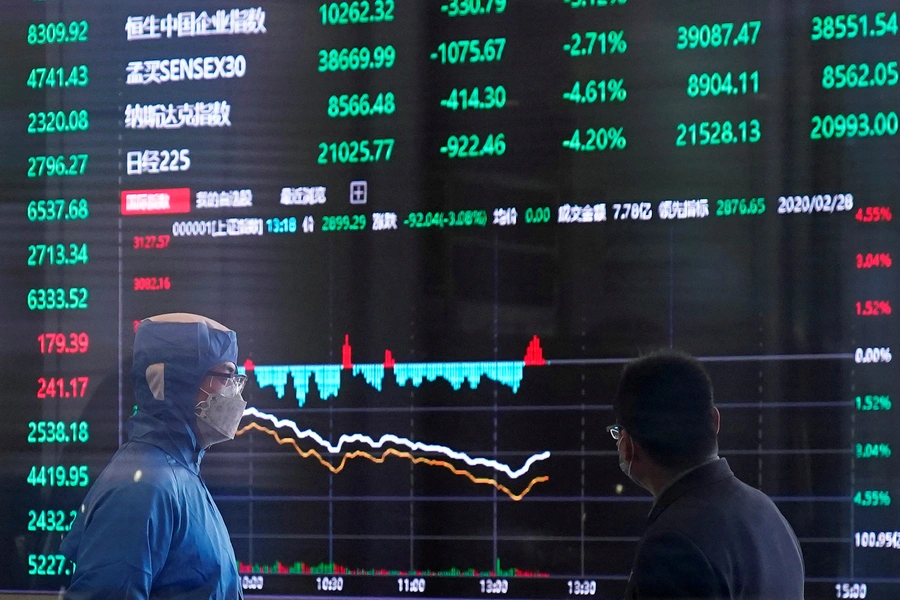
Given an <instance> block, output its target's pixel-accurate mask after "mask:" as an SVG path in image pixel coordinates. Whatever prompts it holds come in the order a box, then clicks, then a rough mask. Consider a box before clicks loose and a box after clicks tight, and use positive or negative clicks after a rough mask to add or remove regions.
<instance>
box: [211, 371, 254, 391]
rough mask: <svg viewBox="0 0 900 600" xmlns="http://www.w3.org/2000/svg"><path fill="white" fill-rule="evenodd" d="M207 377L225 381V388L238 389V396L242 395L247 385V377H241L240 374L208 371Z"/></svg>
mask: <svg viewBox="0 0 900 600" xmlns="http://www.w3.org/2000/svg"><path fill="white" fill-rule="evenodd" d="M206 375H207V377H216V378H220V379H224V380H225V385H224V387H226V388H231V387H234V388H236V392H235V393H237V394H240V393H241V391H243V389H244V386H245V385H246V384H247V376H246V375H241V374H239V373H223V372H222V371H207V372H206Z"/></svg>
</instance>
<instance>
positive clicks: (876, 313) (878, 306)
mask: <svg viewBox="0 0 900 600" xmlns="http://www.w3.org/2000/svg"><path fill="white" fill-rule="evenodd" d="M856 314H857V315H859V316H861V317H883V316H888V315H890V314H891V303H890V301H889V300H866V301H865V302H857V303H856Z"/></svg>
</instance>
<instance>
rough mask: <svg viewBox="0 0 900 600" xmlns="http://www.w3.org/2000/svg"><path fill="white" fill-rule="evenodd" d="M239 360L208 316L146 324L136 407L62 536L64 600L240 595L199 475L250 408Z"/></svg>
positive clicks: (230, 335) (140, 339)
mask: <svg viewBox="0 0 900 600" xmlns="http://www.w3.org/2000/svg"><path fill="white" fill-rule="evenodd" d="M236 361H237V336H236V335H235V333H234V332H233V331H231V330H230V329H228V328H226V327H225V326H223V325H221V324H220V323H217V322H215V321H213V320H211V319H207V318H205V317H201V316H198V315H191V314H186V313H178V314H167V315H160V316H156V317H150V318H149V319H145V320H143V321H141V323H140V325H139V326H138V329H137V334H136V336H135V342H134V366H133V368H132V378H133V379H134V387H135V395H136V397H137V404H138V412H137V414H136V415H134V416H133V417H131V419H129V421H128V423H127V424H126V428H127V431H128V438H129V441H128V443H127V444H125V445H124V446H122V448H120V449H119V451H118V452H117V453H116V455H115V456H114V457H113V459H112V461H111V462H110V464H109V465H108V466H107V467H106V469H105V470H104V471H103V472H102V473H101V474H100V476H99V477H98V478H97V481H96V482H95V483H94V485H93V487H92V488H91V490H90V491H89V492H88V494H87V497H86V498H85V500H84V504H83V505H82V507H81V512H80V514H79V515H78V517H77V518H76V519H75V522H74V524H73V526H72V530H71V532H70V533H69V535H68V536H67V537H66V539H65V540H64V541H63V544H62V547H61V551H62V553H63V554H65V555H66V557H68V558H69V559H71V560H73V561H74V562H75V564H76V568H75V572H74V574H73V575H72V582H71V585H70V587H69V588H68V590H67V591H66V594H65V598H66V599H67V600H80V599H83V598H84V599H92V600H93V599H110V600H112V599H115V600H130V599H147V598H183V599H186V600H201V599H202V600H206V599H216V600H218V599H228V600H231V599H235V598H242V597H243V594H242V592H241V586H240V580H239V576H238V572H237V564H236V561H235V558H234V549H233V548H232V545H231V540H230V538H229V537H228V530H227V529H226V528H225V523H224V521H223V520H222V516H221V514H219V510H218V509H217V508H216V504H215V502H213V499H212V496H210V494H209V491H208V490H207V488H206V484H205V483H204V482H203V480H202V479H201V478H200V460H201V459H202V458H203V454H204V453H205V452H206V449H207V448H209V446H211V445H212V444H216V443H218V442H222V441H225V440H229V439H233V438H234V435H235V432H236V430H237V426H238V423H239V422H240V419H241V416H242V415H243V411H244V408H245V407H246V402H244V400H243V398H242V397H241V390H242V389H243V386H244V383H245V377H244V376H242V375H235V373H234V371H235V363H236Z"/></svg>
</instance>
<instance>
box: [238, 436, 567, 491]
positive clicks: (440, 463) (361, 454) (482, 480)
mask: <svg viewBox="0 0 900 600" xmlns="http://www.w3.org/2000/svg"><path fill="white" fill-rule="evenodd" d="M251 430H255V431H261V432H263V433H267V434H269V435H270V436H272V437H273V438H274V439H275V441H276V442H278V444H279V445H286V444H290V445H291V446H293V447H294V450H296V451H297V454H299V455H300V456H302V457H303V458H309V457H311V456H312V457H315V458H316V459H317V460H318V461H319V463H321V464H322V466H324V467H325V468H327V469H328V470H329V471H331V472H332V473H334V474H337V473H340V472H341V471H343V470H344V467H345V466H346V465H347V462H348V461H350V460H352V459H354V458H365V459H367V460H370V461H372V462H373V463H376V464H382V463H384V462H385V460H387V458H388V457H389V456H396V457H398V458H406V459H409V460H410V461H412V462H413V464H426V465H429V466H433V467H444V468H445V469H448V470H450V471H451V472H452V473H453V474H454V475H460V476H463V477H466V478H467V479H469V480H470V481H471V482H472V483H476V484H482V485H490V486H493V487H494V488H496V489H497V491H499V492H503V493H504V494H506V495H507V496H509V497H510V499H512V500H515V501H517V502H518V501H519V500H521V499H522V498H524V497H525V495H526V494H528V492H530V491H531V489H532V488H533V487H534V486H535V485H536V484H538V483H543V482H545V481H549V480H550V477H548V476H546V475H542V476H539V477H535V478H533V479H532V480H531V481H530V482H529V483H528V485H527V486H525V489H524V490H522V492H520V493H518V494H517V493H515V492H513V491H512V490H510V489H509V488H508V487H506V486H505V485H503V484H501V483H499V482H498V481H497V480H496V479H491V478H487V477H476V476H475V475H473V474H472V473H471V472H469V471H466V470H464V469H457V468H456V467H454V466H453V465H452V464H450V463H449V462H447V461H445V460H435V459H431V458H425V457H422V456H413V455H412V454H410V453H409V452H404V451H402V450H397V449H395V448H388V449H387V450H385V451H384V452H383V453H382V455H381V456H380V457H379V456H373V455H372V454H369V453H368V452H365V451H364V450H354V451H352V452H348V453H346V454H344V455H343V456H342V457H341V462H340V463H338V465H337V466H335V465H332V464H331V463H329V462H328V461H327V460H325V459H324V458H323V457H322V455H321V454H319V453H318V452H317V451H316V450H303V449H302V448H300V446H299V445H298V444H297V440H295V439H293V438H283V437H281V436H280V435H278V433H277V432H275V431H273V430H271V429H269V428H268V427H263V426H262V425H260V424H258V423H250V424H248V425H245V426H244V427H242V428H241V429H240V430H239V431H238V432H237V434H236V435H243V434H245V433H247V432H249V431H251Z"/></svg>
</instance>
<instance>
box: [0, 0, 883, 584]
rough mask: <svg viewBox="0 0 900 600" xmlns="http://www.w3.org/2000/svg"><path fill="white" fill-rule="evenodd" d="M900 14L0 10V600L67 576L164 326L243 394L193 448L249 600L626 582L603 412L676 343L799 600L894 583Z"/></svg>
mask: <svg viewBox="0 0 900 600" xmlns="http://www.w3.org/2000/svg"><path fill="white" fill-rule="evenodd" d="M898 11H900V5H898V4H897V3H896V2H894V1H892V0H858V1H855V2H839V1H837V0H823V1H816V2H812V1H800V0H796V1H775V0H769V1H763V0H752V1H751V0H748V1H744V2H733V1H725V0H354V1H347V2H344V1H331V0H321V1H315V2H313V1H308V0H291V1H288V0H278V1H276V0H256V1H255V2H253V3H242V2H241V1H239V0H233V1H231V0H227V1H226V0H216V1H209V0H192V1H188V0H179V1H177V2H175V1H172V0H160V1H158V2H152V3H151V2H134V1H121V2H101V1H99V0H46V1H40V0H15V2H13V1H9V2H5V3H4V7H3V11H2V16H0V47H2V54H3V57H4V58H3V60H2V61H0V77H2V81H3V86H2V90H0V115H2V119H0V127H2V141H0V148H2V150H0V151H2V154H0V156H2V160H0V172H2V183H3V185H2V190H3V191H2V205H0V206H2V225H0V226H2V228H3V232H2V244H3V249H2V254H0V260H2V265H3V271H2V273H3V275H2V277H3V279H2V281H3V285H2V286H0V307H2V308H0V310H2V320H0V327H2V343H0V344H2V358H3V369H4V371H5V375H4V378H3V381H4V411H3V413H4V416H3V424H2V431H3V436H2V445H0V464H2V467H0V473H2V492H0V515H2V517H0V537H2V540H0V564H2V568H0V589H4V590H58V589H59V587H60V586H62V585H65V583H66V582H67V581H68V579H69V576H70V574H71V572H72V569H73V565H71V564H70V563H67V562H66V561H65V560H63V559H62V557H61V556H59V543H60V540H61V539H62V537H63V536H64V535H65V533H66V531H67V530H68V529H69V527H70V526H71V523H72V520H73V517H74V515H75V514H76V511H77V509H78V507H79V506H80V503H81V501H82V499H83V497H84V494H85V493H86V491H87V489H88V488H89V486H90V485H91V484H92V483H93V481H94V480H95V479H96V477H97V476H98V475H99V473H100V471H101V470H102V469H103V467H104V466H105V465H106V464H107V462H108V460H109V458H110V457H111V455H112V453H113V452H114V450H115V449H116V448H117V447H118V445H119V444H120V443H122V441H123V435H124V432H123V428H122V424H123V423H124V421H125V420H126V419H127V418H128V417H129V416H130V415H131V414H132V412H133V410H134V407H133V395H132V391H131V383H130V381H129V376H128V369H129V366H130V365H129V361H130V356H131V351H132V344H133V335H134V334H133V332H134V327H135V325H136V323H137V322H138V321H139V320H140V319H142V318H144V317H147V316H149V315H152V314H159V313H162V312H171V311H180V312H196V313H200V314H204V315H208V316H210V317H212V318H215V319H217V320H220V321H222V322H223V323H225V324H227V325H228V326H230V327H232V328H234V329H235V330H236V331H237V332H238V339H239V348H240V366H241V368H242V369H243V370H244V371H245V372H246V373H247V374H248V375H249V383H248V387H247V389H246V390H245V392H244V396H245V398H246V399H247V400H248V402H249V404H250V407H251V410H250V411H249V414H247V416H246V417H245V418H244V420H243V422H242V427H241V429H240V430H239V435H238V436H237V437H236V439H235V441H233V442H230V443H227V444H222V445H219V446H216V447H215V448H214V449H213V450H212V451H211V452H209V453H208V454H207V456H206V458H205V459H204V463H203V473H204V477H205V478H206V480H207V482H208V485H209V487H210V488H211V490H212V491H213V493H214V496H215V498H216V501H217V503H218V506H219V508H220V509H221V511H222V513H223V516H224V518H225V520H226V522H227V524H228V527H229V530H230V533H231V536H232V541H233V544H234V548H235V553H236V557H237V560H238V563H239V564H238V567H239V570H240V573H241V576H242V584H243V587H244V588H245V593H246V594H247V595H252V594H280V595H309V596H362V595H365V596H370V597H394V598H398V597H416V596H419V597H436V598H457V597H466V598H473V597H497V596H499V597H510V598H574V597H582V596H586V597H596V598H614V597H619V596H621V594H622V592H623V589H624V585H625V582H626V579H627V577H628V573H629V569H630V565H631V562H632V559H633V555H634V551H635V547H636V543H637V540H638V539H639V536H640V534H641V532H642V530H643V527H644V524H645V518H646V515H647V513H648V511H649V509H650V505H651V498H650V496H649V495H648V494H647V493H645V492H644V491H642V490H640V489H638V488H637V487H636V486H635V485H633V484H631V483H630V482H629V481H628V480H627V479H626V478H625V476H624V475H623V474H622V473H621V472H620V471H619V467H618V464H617V462H618V460H617V455H616V450H615V446H614V442H613V441H612V440H611V439H610V438H609V436H608V435H607V434H606V432H605V431H604V427H605V426H606V425H608V424H610V423H612V422H613V417H612V412H611V407H610V404H611V398H612V395H613V392H614V390H615V385H616V381H617V378H618V376H619V373H620V370H621V366H622V364H623V363H624V362H625V361H627V360H628V359H630V358H633V357H635V356H638V355H639V354H640V353H642V352H646V351H649V350H652V349H656V348H660V347H669V346H674V347H678V348H681V349H684V350H686V351H688V352H691V353H692V354H695V355H697V356H699V357H701V359H702V360H703V361H704V362H705V364H706V366H707V367H708V369H709V371H710V373H711V376H712V378H713V382H714V385H715V389H716V399H717V402H718V406H719V408H720V410H721V412H722V431H721V434H720V450H721V455H722V456H724V457H725V458H727V459H728V461H729V464H730V465H731V466H732V468H733V469H734V470H735V472H736V474H737V475H738V477H739V478H741V479H742V480H743V481H745V482H747V483H749V484H751V485H754V486H756V487H759V488H760V489H762V490H763V491H764V492H766V493H767V494H769V495H770V496H771V497H772V498H773V499H774V500H775V502H776V503H777V505H778V506H779V508H780V509H781V511H782V512H783V513H784V514H785V516H786V517H787V519H788V520H789V521H790V523H791V524H792V526H793V528H794V530H795V531H796V533H797V535H798V537H799V539H800V542H801V545H802V547H803V552H804V555H805V560H806V574H807V584H806V589H807V597H808V598H810V599H819V598H822V599H824V598H872V599H890V598H896V597H897V596H898V594H900V511H898V505H900V477H898V475H897V473H898V463H897V461H898V460H900V457H898V455H894V454H893V451H895V450H896V451H898V454H900V438H898V434H897V425H898V420H897V416H896V415H897V410H895V409H894V408H893V404H892V401H893V400H894V399H897V395H898V393H900V390H898V387H897V385H898V384H897V382H898V377H897V368H896V362H893V361H892V352H891V349H892V346H894V347H895V348H896V345H895V344H893V340H894V339H896V338H895V336H896V335H897V317H896V316H895V315H893V314H892V308H893V305H895V304H897V303H898V302H900V297H898V294H897V292H898V286H897V276H896V274H895V273H894V267H893V258H894V257H897V256H898V252H900V248H898V237H897V234H896V232H897V226H896V224H894V223H893V215H892V210H893V205H894V204H895V203H896V202H897V199H896V194H897V189H898V158H900V144H898V139H900V138H898V130H900V122H898V111H900V69H898V60H900V37H898V35H900V30H898Z"/></svg>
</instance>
